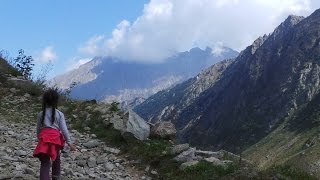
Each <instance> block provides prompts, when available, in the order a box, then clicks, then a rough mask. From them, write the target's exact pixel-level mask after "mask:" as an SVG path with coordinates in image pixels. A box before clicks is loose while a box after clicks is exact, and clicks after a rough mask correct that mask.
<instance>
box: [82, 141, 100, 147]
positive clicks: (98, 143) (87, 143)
mask: <svg viewBox="0 0 320 180" xmlns="http://www.w3.org/2000/svg"><path fill="white" fill-rule="evenodd" d="M100 144H101V143H100V142H99V141H97V140H90V141H88V142H86V143H84V144H83V146H84V147H86V148H95V147H97V146H99V145H100Z"/></svg>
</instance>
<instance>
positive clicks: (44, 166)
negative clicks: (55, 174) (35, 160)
mask: <svg viewBox="0 0 320 180" xmlns="http://www.w3.org/2000/svg"><path fill="white" fill-rule="evenodd" d="M39 159H40V162H41V167H40V180H50V173H49V172H50V166H51V162H50V157H49V156H45V155H42V156H40V157H39Z"/></svg>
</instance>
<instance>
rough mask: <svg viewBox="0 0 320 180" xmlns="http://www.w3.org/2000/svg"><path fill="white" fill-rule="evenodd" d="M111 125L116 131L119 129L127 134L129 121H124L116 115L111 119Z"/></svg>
mask: <svg viewBox="0 0 320 180" xmlns="http://www.w3.org/2000/svg"><path fill="white" fill-rule="evenodd" d="M110 123H112V124H113V128H114V129H117V130H119V131H121V132H126V129H127V128H126V124H127V120H125V119H122V118H121V117H120V116H118V115H116V114H115V115H114V116H113V117H111V119H110Z"/></svg>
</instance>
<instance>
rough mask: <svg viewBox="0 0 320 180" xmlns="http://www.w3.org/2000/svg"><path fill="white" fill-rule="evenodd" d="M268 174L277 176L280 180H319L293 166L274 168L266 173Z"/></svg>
mask: <svg viewBox="0 0 320 180" xmlns="http://www.w3.org/2000/svg"><path fill="white" fill-rule="evenodd" d="M265 173H266V174H276V175H277V176H278V177H279V179H292V180H301V179H303V180H317V178H316V177H313V176H311V175H310V174H308V173H306V172H304V171H301V170H299V169H296V168H294V167H292V166H288V165H281V166H273V167H272V168H270V169H269V170H267V171H266V172H265Z"/></svg>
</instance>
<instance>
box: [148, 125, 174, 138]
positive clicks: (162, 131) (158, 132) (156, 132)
mask: <svg viewBox="0 0 320 180" xmlns="http://www.w3.org/2000/svg"><path fill="white" fill-rule="evenodd" d="M176 133H177V130H176V128H175V126H174V124H173V123H171V122H158V123H156V124H155V125H154V126H153V127H152V128H151V135H152V136H155V137H160V138H163V139H174V137H175V136H176Z"/></svg>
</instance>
